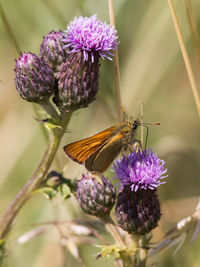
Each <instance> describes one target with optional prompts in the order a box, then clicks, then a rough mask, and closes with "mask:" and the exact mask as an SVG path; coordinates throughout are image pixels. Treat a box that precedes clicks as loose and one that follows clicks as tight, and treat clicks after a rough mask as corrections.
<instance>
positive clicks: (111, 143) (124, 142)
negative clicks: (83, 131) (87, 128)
mask: <svg viewBox="0 0 200 267" xmlns="http://www.w3.org/2000/svg"><path fill="white" fill-rule="evenodd" d="M139 125H142V123H141V122H140V121H139V120H135V121H133V123H131V122H128V121H127V122H123V123H119V124H117V125H115V126H112V127H110V128H107V129H105V130H104V131H102V132H100V133H98V134H95V135H93V136H90V137H88V138H85V139H82V140H79V141H76V142H73V143H70V144H67V145H65V146H64V147H63V151H64V153H65V154H66V155H67V156H68V157H69V158H71V159H72V160H73V161H75V162H78V163H79V164H84V165H85V167H86V169H87V170H88V171H90V172H101V173H102V172H104V171H105V170H106V169H107V168H108V167H109V165H110V164H111V162H112V161H113V160H114V159H115V157H116V156H117V155H118V154H119V153H120V151H121V150H122V148H124V149H127V147H128V146H130V145H131V146H133V145H137V146H139V147H140V146H141V142H140V141H139V140H137V139H136V138H135V133H136V130H137V128H138V126H139Z"/></svg>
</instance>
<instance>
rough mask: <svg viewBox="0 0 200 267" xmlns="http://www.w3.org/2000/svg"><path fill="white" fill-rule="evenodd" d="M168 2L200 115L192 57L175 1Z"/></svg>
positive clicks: (199, 97)
mask: <svg viewBox="0 0 200 267" xmlns="http://www.w3.org/2000/svg"><path fill="white" fill-rule="evenodd" d="M168 4H169V7H170V11H171V15H172V19H173V22H174V27H175V30H176V34H177V38H178V41H179V45H180V48H181V52H182V55H183V59H184V62H185V66H186V70H187V73H188V77H189V80H190V84H191V87H192V92H193V96H194V100H195V103H196V107H197V111H198V114H199V116H200V95H199V92H198V88H197V84H196V81H195V78H194V74H193V71H192V67H191V63H190V59H189V56H188V53H187V50H186V46H185V43H184V40H183V36H182V33H181V29H180V25H179V23H178V18H177V15H176V11H175V8H174V5H173V1H172V0H168Z"/></svg>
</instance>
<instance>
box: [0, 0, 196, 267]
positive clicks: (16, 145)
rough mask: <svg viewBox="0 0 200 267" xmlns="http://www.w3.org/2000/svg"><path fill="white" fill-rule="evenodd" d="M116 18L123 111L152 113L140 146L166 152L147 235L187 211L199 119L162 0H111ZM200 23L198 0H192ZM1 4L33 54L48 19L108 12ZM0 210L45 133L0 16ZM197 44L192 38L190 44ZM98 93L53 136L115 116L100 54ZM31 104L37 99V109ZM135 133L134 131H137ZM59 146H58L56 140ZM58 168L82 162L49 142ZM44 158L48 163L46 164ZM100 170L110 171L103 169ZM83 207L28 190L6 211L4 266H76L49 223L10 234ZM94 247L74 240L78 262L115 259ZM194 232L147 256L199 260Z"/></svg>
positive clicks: (37, 155)
mask: <svg viewBox="0 0 200 267" xmlns="http://www.w3.org/2000/svg"><path fill="white" fill-rule="evenodd" d="M114 2H115V15H116V28H117V30H118V36H119V40H120V45H119V62H120V75H121V95H122V104H123V106H124V107H125V109H126V111H127V113H128V114H129V115H133V116H134V118H136V117H139V114H140V105H141V103H144V120H145V121H146V122H160V124H161V125H160V126H158V127H157V126H156V127H151V129H150V136H149V144H148V145H149V146H151V147H152V148H153V149H154V151H156V152H157V153H158V155H159V156H160V157H161V158H163V159H164V160H165V161H166V165H167V168H168V174H169V177H168V178H167V180H166V181H167V183H166V185H164V186H161V188H160V189H159V195H160V199H161V205H162V213H163V215H162V218H161V221H160V225H159V227H158V228H157V229H156V230H155V231H154V233H155V240H157V241H159V240H161V238H162V236H163V234H164V233H165V232H166V231H167V230H168V229H169V228H170V227H172V226H173V225H174V224H175V223H176V222H177V221H178V220H180V219H182V218H184V217H186V216H189V215H191V214H192V213H193V212H194V210H195V207H196V205H197V202H198V197H199V194H200V146H199V142H200V128H199V117H198V113H197V110H196V106H195V104H194V99H193V95H192V91H191V86H190V84H189V81H188V76H187V73H186V69H185V66H184V62H183V59H182V55H181V53H180V48H179V46H178V41H177V37H176V34H175V30H174V27H173V23H172V19H171V15H170V12H169V7H168V4H167V1H159V0H151V1H149V0H140V1H138V0H116V1H114ZM191 2H192V5H193V10H194V15H195V19H196V22H197V25H198V27H199V28H198V31H199V33H200V1H199V0H193V1H191ZM1 5H2V7H3V9H4V12H5V14H6V16H7V18H8V21H9V24H10V26H11V28H12V30H13V32H14V35H15V37H16V39H17V41H18V43H19V46H20V49H21V50H22V51H26V52H27V51H31V52H34V53H37V54H39V47H40V44H41V41H42V36H44V35H46V34H47V33H48V32H49V31H51V30H52V29H54V30H58V29H62V30H64V29H65V27H66V25H67V24H68V23H69V21H70V20H73V18H74V17H75V16H80V15H81V16H91V15H92V14H98V17H99V18H100V19H101V20H103V21H107V22H109V15H108V14H109V13H108V3H107V1H106V0H101V1H94V0H82V1H81V0H76V1H75V0H65V1H64V0H37V1H31V0H2V1H1ZM175 7H176V10H177V15H178V18H179V21H180V24H181V28H182V32H183V36H184V40H185V41H186V44H187V48H188V51H189V54H190V59H191V62H192V66H193V69H194V72H195V75H196V78H197V82H198V85H199V84H200V79H199V77H200V73H199V69H200V66H198V64H197V61H196V57H195V53H194V47H193V43H192V38H191V34H190V30H189V26H188V20H187V14H186V10H185V5H184V1H175ZM0 47H1V48H0V80H1V82H0V149H1V153H0V165H1V168H0V170H1V179H0V203H1V204H0V214H1V215H2V214H3V213H4V212H5V210H6V208H7V207H8V205H9V204H10V202H11V201H12V199H13V198H14V196H15V195H16V194H17V192H18V191H19V190H20V189H21V188H22V186H23V185H24V184H25V182H26V181H27V180H28V179H29V178H30V177H31V175H32V173H33V171H34V170H35V168H36V167H37V165H38V163H39V161H40V159H41V157H42V153H43V152H44V150H45V146H46V140H45V138H44V136H43V134H42V132H41V129H40V127H39V125H38V124H39V123H38V122H36V120H35V119H34V117H35V113H34V110H33V106H32V104H30V103H27V102H25V101H23V100H22V99H21V98H20V97H19V96H18V94H17V91H16V89H15V84H14V71H13V69H14V66H15V59H16V58H17V57H18V54H17V52H16V49H15V47H14V45H13V42H12V41H11V39H10V38H9V34H8V31H7V29H6V28H5V25H4V23H3V22H2V20H0ZM199 49H200V47H199ZM99 87H100V89H99V92H98V95H97V100H96V101H95V102H94V103H92V104H91V105H90V106H89V107H88V108H85V109H81V110H78V111H76V112H75V113H74V115H73V117H72V120H71V122H70V124H69V131H70V132H69V133H66V135H65V136H64V138H63V141H62V144H66V143H69V142H71V141H75V140H78V139H81V138H83V137H86V136H89V135H92V134H94V133H97V132H98V131H100V130H103V129H104V128H106V127H109V126H111V125H114V124H116V122H117V111H116V100H115V93H114V75H113V63H112V62H108V61H102V64H101V75H100V85H99ZM38 112H39V109H38ZM138 134H139V133H138ZM61 147H62V146H61ZM57 158H58V159H57V161H59V168H58V167H56V168H57V170H62V169H63V167H64V165H65V164H66V163H67V167H66V168H65V174H66V176H67V177H72V178H73V177H78V176H79V175H80V174H81V172H82V171H84V168H83V167H80V166H79V165H78V164H75V163H73V162H71V161H70V160H67V159H66V158H65V157H64V155H63V153H62V150H61V148H60V149H59V151H58V157H57ZM52 168H53V166H52ZM107 175H108V177H111V176H112V173H111V172H110V171H109V170H108V171H107ZM80 216H82V217H83V216H84V215H83V213H82V212H81V211H80V209H79V207H78V206H77V203H76V200H75V199H74V198H72V199H70V200H68V201H65V202H64V201H61V200H60V199H56V200H54V201H53V202H50V201H49V200H47V199H45V198H44V196H42V195H39V194H38V195H36V196H34V197H33V198H32V199H31V200H30V201H29V202H28V203H26V205H25V206H24V207H23V209H22V210H21V211H20V213H19V215H18V216H17V218H16V220H15V224H14V227H13V228H12V231H11V232H10V234H9V236H8V254H7V256H6V259H5V262H4V266H8V267H10V266H15V267H25V266H30V267H43V266H48V267H51V266H52V267H53V266H54V267H57V266H59V267H61V266H74V267H75V266H77V267H78V266H81V264H80V263H79V262H78V261H76V260H75V259H74V258H73V257H72V256H71V254H70V253H68V252H67V253H66V254H65V255H64V254H63V250H62V249H61V246H60V237H59V234H58V232H57V231H56V229H55V228H54V227H52V228H50V230H48V231H47V232H46V234H45V235H42V236H39V237H35V238H34V239H33V240H31V241H30V242H28V243H25V244H19V243H18V242H17V240H18V238H19V237H20V236H21V235H22V234H23V233H24V232H26V231H28V230H30V229H32V228H33V224H36V225H37V224H39V223H41V222H48V221H53V220H68V221H70V220H72V219H74V218H78V217H80ZM97 251H98V249H97V248H91V247H90V246H89V245H88V246H86V245H84V246H82V247H80V255H81V256H82V258H83V261H84V263H85V264H86V266H89V267H92V266H102V264H104V265H105V266H110V267H111V266H114V264H113V261H112V259H111V260H105V259H100V260H98V261H96V260H95V255H96V253H97ZM199 251H200V239H199V238H198V239H197V241H196V243H195V244H194V245H193V246H187V247H184V248H183V249H181V250H180V251H179V252H178V253H177V254H175V255H173V249H169V250H167V251H164V252H162V253H160V254H159V255H158V256H157V257H155V258H153V259H152V260H151V261H152V263H156V262H157V264H155V266H164V267H165V266H182V267H186V266H194V267H197V266H200V253H199Z"/></svg>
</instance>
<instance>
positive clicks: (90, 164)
mask: <svg viewBox="0 0 200 267" xmlns="http://www.w3.org/2000/svg"><path fill="white" fill-rule="evenodd" d="M122 138H123V135H122V134H120V133H119V134H116V135H115V136H113V137H111V138H110V140H109V141H108V142H107V143H105V144H104V145H103V146H101V147H100V148H99V149H98V150H97V151H96V152H95V153H93V154H92V155H91V156H90V157H89V158H87V159H86V161H85V167H86V169H87V170H88V171H91V172H92V171H95V172H104V171H105V170H106V169H107V168H108V166H109V165H110V164H111V162H112V161H113V160H114V159H115V157H116V156H117V155H118V154H119V152H120V151H121V149H122V142H121V139H122Z"/></svg>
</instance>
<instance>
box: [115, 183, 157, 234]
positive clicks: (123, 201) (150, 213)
mask: <svg viewBox="0 0 200 267" xmlns="http://www.w3.org/2000/svg"><path fill="white" fill-rule="evenodd" d="M115 215H116V217H117V221H118V223H119V226H121V228H122V229H123V230H124V231H127V232H128V233H130V234H132V233H135V234H138V235H145V234H147V233H149V232H150V231H151V230H152V229H154V228H155V227H156V226H157V225H158V221H159V219H160V216H161V213H160V202H159V200H158V196H157V192H156V190H138V191H136V192H135V191H132V190H131V189H130V187H128V186H125V187H123V189H121V190H120V192H119V194H118V198H117V205H116V212H115Z"/></svg>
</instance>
